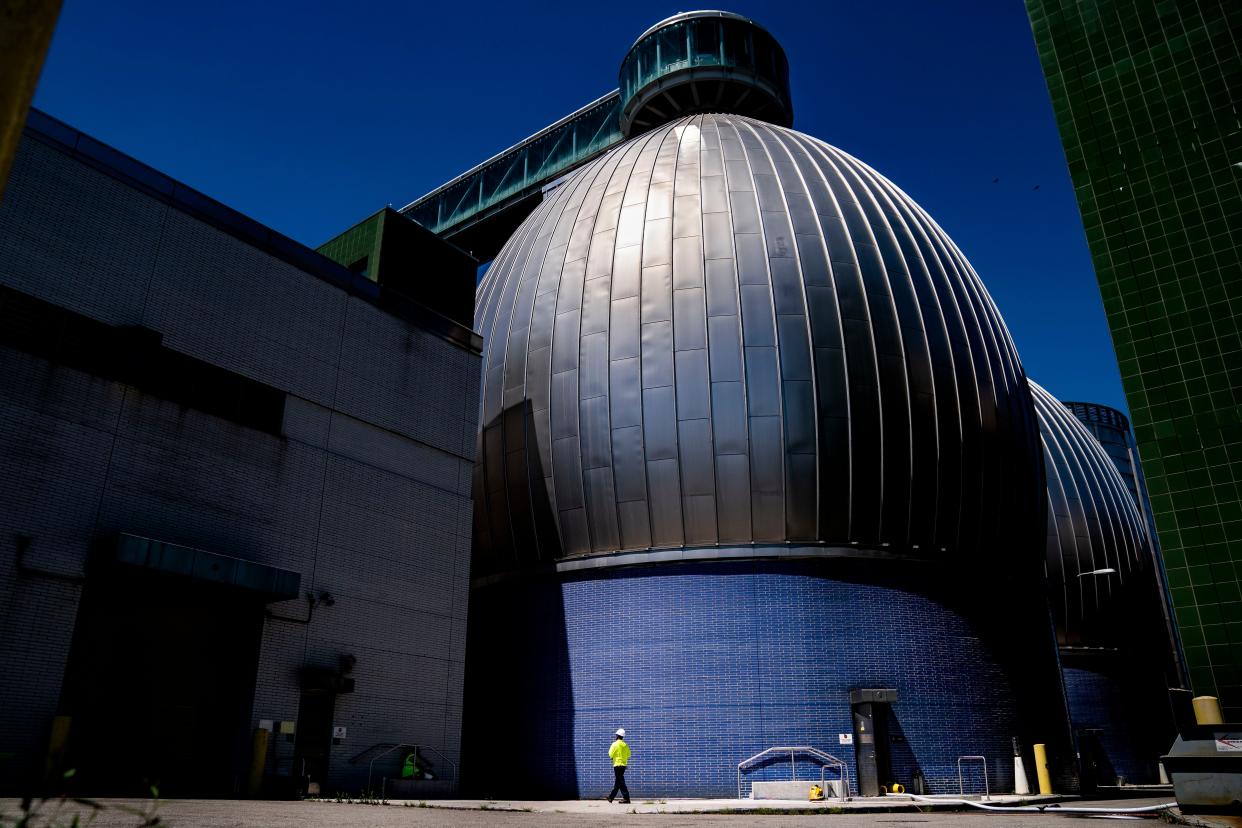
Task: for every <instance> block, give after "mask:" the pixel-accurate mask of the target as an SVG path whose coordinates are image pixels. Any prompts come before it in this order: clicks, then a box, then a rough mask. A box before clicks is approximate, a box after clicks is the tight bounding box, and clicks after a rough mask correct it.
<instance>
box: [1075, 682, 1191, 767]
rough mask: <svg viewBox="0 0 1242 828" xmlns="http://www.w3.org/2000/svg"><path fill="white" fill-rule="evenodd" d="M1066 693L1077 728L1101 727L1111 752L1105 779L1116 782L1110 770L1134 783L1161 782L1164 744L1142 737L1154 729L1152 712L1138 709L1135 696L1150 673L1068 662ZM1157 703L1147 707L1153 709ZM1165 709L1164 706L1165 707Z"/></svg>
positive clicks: (1142, 687)
mask: <svg viewBox="0 0 1242 828" xmlns="http://www.w3.org/2000/svg"><path fill="white" fill-rule="evenodd" d="M1064 675H1065V694H1066V697H1067V698H1068V700H1069V709H1070V716H1071V718H1072V719H1073V722H1074V729H1075V731H1081V730H1082V729H1083V728H1099V729H1101V730H1102V731H1103V733H1102V734H1101V736H1100V742H1101V744H1102V746H1103V749H1104V753H1105V754H1106V755H1107V762H1108V764H1107V766H1105V767H1103V768H1102V769H1101V773H1102V774H1104V775H1105V778H1101V779H1100V780H1099V782H1100V784H1102V785H1112V784H1114V779H1113V778H1110V777H1109V776H1108V774H1109V773H1110V769H1111V773H1112V774H1114V775H1116V776H1124V777H1125V778H1126V781H1127V782H1128V783H1129V784H1131V785H1134V784H1155V783H1156V782H1158V781H1159V774H1158V772H1157V770H1156V761H1157V757H1158V756H1159V755H1160V753H1161V752H1163V751H1162V750H1161V747H1162V748H1163V749H1165V750H1167V749H1168V744H1164V745H1162V746H1155V745H1148V744H1145V741H1146V740H1144V739H1143V738H1142V737H1143V736H1145V735H1147V734H1148V733H1149V731H1150V730H1151V729H1153V725H1152V718H1151V717H1150V716H1145V715H1143V712H1142V711H1140V712H1139V713H1138V714H1137V715H1136V714H1135V711H1134V710H1133V708H1134V707H1135V697H1136V696H1139V697H1141V694H1142V691H1143V689H1144V685H1145V684H1148V683H1150V680H1148V681H1146V682H1145V681H1144V680H1143V679H1144V677H1143V676H1141V675H1136V674H1135V672H1134V671H1132V670H1131V671H1127V670H1124V669H1122V668H1121V667H1120V666H1119V665H1118V666H1114V667H1112V668H1111V669H1109V668H1099V667H1097V668H1086V667H1071V666H1069V665H1066V666H1065V667H1064ZM1151 709H1152V708H1150V707H1149V708H1147V710H1149V711H1150V710H1151ZM1161 712H1163V711H1161Z"/></svg>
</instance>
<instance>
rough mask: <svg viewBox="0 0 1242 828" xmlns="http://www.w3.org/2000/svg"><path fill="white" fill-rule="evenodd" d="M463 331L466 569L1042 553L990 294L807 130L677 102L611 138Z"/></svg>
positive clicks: (505, 259)
mask: <svg viewBox="0 0 1242 828" xmlns="http://www.w3.org/2000/svg"><path fill="white" fill-rule="evenodd" d="M476 327H477V329H478V330H479V331H480V332H481V333H482V334H483V335H484V337H485V339H486V343H487V344H486V353H485V364H484V380H483V385H484V388H483V418H482V421H483V427H482V435H481V440H480V447H479V452H478V461H477V467H476V471H475V498H476V509H475V515H476V526H475V534H474V537H475V552H476V554H475V565H474V574H475V575H476V576H477V575H487V574H489V573H496V572H501V571H505V570H511V569H514V568H519V567H522V566H525V565H529V564H533V563H539V562H555V561H564V560H566V559H574V558H581V557H584V556H606V557H592V558H591V559H590V563H591V564H592V565H595V564H599V565H606V564H608V563H622V562H626V561H628V560H635V559H636V556H635V555H634V554H632V551H643V550H670V551H666V552H662V553H652V554H649V555H648V556H647V559H650V558H651V557H655V558H656V559H662V557H663V558H675V559H684V558H686V557H712V556H716V557H726V556H731V555H752V554H790V555H794V554H859V555H864V554H866V555H905V556H916V557H927V558H934V559H948V558H953V557H954V556H955V555H958V554H959V553H965V554H969V553H974V552H982V553H986V554H990V555H993V556H994V557H996V558H998V559H1005V558H1021V557H1022V554H1021V553H1019V552H1017V551H1015V550H1016V549H1017V548H1018V547H1022V548H1023V551H1025V550H1026V549H1027V548H1029V549H1031V550H1032V552H1033V553H1034V554H1033V555H1032V556H1031V560H1037V559H1038V554H1037V552H1035V550H1037V549H1038V543H1037V541H1038V538H1039V537H1040V527H1041V526H1042V524H1043V515H1042V513H1041V512H1042V505H1041V504H1042V497H1043V495H1042V492H1043V476H1042V464H1041V463H1040V462H1039V449H1038V444H1037V439H1038V432H1037V425H1036V423H1035V422H1034V417H1033V410H1032V407H1031V402H1030V390H1029V388H1028V385H1027V382H1026V378H1025V376H1024V374H1023V371H1022V366H1021V364H1020V363H1019V361H1018V357H1017V354H1016V352H1015V350H1014V347H1013V343H1012V341H1011V339H1010V337H1009V333H1008V331H1007V330H1006V328H1005V325H1004V323H1003V322H1002V320H1001V318H1000V315H999V314H998V312H997V310H996V307H995V305H994V304H993V303H992V300H991V298H990V297H989V296H988V295H987V292H986V291H985V290H984V287H983V285H982V283H981V282H980V280H979V278H978V276H977V275H976V274H975V272H974V271H973V270H972V269H971V267H970V265H969V264H968V263H967V261H966V259H965V257H964V256H963V255H962V253H961V252H960V251H959V250H958V249H957V247H956V246H955V245H954V244H953V243H952V241H950V240H949V238H948V237H947V236H946V235H945V233H944V232H943V231H942V230H941V229H940V228H939V227H938V226H937V225H936V224H935V222H933V221H932V220H931V219H930V217H928V216H927V214H926V213H924V212H923V210H922V209H920V208H919V207H918V206H917V205H916V204H914V202H912V201H911V200H910V198H909V197H908V196H906V195H905V194H904V193H903V192H901V191H900V190H899V189H897V187H896V186H894V185H893V184H892V183H891V182H889V181H888V180H887V179H885V178H884V177H882V176H881V175H879V174H878V173H876V172H875V171H874V170H872V169H871V168H870V167H868V166H866V165H865V164H863V163H861V162H860V161H858V160H857V159H855V158H852V157H851V156H849V155H847V154H846V153H844V152H842V151H841V150H838V149H836V148H834V147H831V146H829V145H827V144H825V143H823V142H821V141H819V140H816V139H814V138H811V137H808V136H806V135H803V134H801V133H798V132H795V131H793V130H790V129H786V128H783V127H778V126H774V125H772V124H769V123H764V122H761V121H757V120H752V119H749V118H745V117H741V116H737V115H697V116H692V117H687V118H683V119H681V120H679V121H675V122H672V123H669V124H665V125H664V126H661V127H658V128H656V129H654V130H651V131H650V132H647V133H645V134H643V135H641V136H638V137H637V138H634V139H631V140H630V141H627V142H626V143H624V144H621V145H619V146H618V147H617V148H615V149H614V150H612V151H611V152H610V153H608V154H607V155H605V156H603V157H601V158H600V159H597V160H596V161H594V162H592V163H591V164H589V165H587V166H585V167H583V168H582V169H581V170H579V171H577V172H576V173H575V174H574V175H572V176H571V177H570V178H569V179H567V180H566V181H565V183H564V184H562V185H561V186H560V187H559V188H558V189H556V190H554V191H552V192H550V193H549V194H548V195H547V198H546V200H545V202H544V203H543V204H542V205H540V207H539V208H538V209H537V210H536V211H535V212H534V213H533V214H532V215H531V216H530V217H529V218H528V219H527V220H526V221H525V223H524V224H523V225H522V226H521V227H520V228H519V229H518V231H517V232H516V233H515V234H514V235H513V237H512V238H511V239H510V240H509V242H508V244H507V245H506V246H505V248H504V250H502V251H501V253H500V255H499V257H498V258H497V259H496V261H495V262H494V263H493V265H492V267H491V268H490V269H489V270H488V272H487V274H486V276H485V277H484V279H483V281H482V283H481V284H480V286H479V292H478V302H477V310H476ZM1032 539H1033V540H1034V541H1035V542H1034V543H1033V542H1032ZM778 545H779V546H778ZM761 546H762V547H763V549H762V550H761V549H760V547H761ZM617 553H625V554H617ZM661 556H662V557H661ZM639 557H641V556H639ZM562 566H564V564H562Z"/></svg>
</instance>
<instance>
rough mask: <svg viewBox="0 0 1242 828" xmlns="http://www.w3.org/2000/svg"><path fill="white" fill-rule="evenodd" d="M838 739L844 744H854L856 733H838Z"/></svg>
mask: <svg viewBox="0 0 1242 828" xmlns="http://www.w3.org/2000/svg"><path fill="white" fill-rule="evenodd" d="M837 741H838V742H840V743H841V744H843V745H852V744H854V734H853V733H838V734H837Z"/></svg>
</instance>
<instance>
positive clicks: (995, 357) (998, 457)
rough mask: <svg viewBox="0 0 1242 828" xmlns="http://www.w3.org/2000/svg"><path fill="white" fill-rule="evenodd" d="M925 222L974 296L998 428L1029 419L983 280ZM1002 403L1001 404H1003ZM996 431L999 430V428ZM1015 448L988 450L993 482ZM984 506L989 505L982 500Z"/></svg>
mask: <svg viewBox="0 0 1242 828" xmlns="http://www.w3.org/2000/svg"><path fill="white" fill-rule="evenodd" d="M928 221H929V222H930V223H931V225H932V226H933V227H934V228H935V229H936V231H937V233H938V235H939V237H940V238H941V240H942V243H943V245H944V247H945V250H946V251H947V253H948V255H949V257H950V260H951V261H953V262H954V263H955V264H956V266H957V268H958V271H959V274H960V277H959V281H960V283H961V285H962V287H963V289H964V290H966V291H967V292H968V294H969V295H970V296H971V297H972V298H973V302H972V303H971V306H972V312H973V313H974V314H975V317H976V321H977V327H978V328H979V329H980V330H981V331H982V333H983V334H984V335H985V336H987V337H988V338H989V340H990V344H991V348H988V349H985V356H986V357H987V359H988V368H989V375H990V377H991V383H990V388H991V391H992V403H993V405H994V407H995V412H996V413H995V416H996V417H997V418H998V421H997V426H998V427H999V426H1000V425H1001V422H1000V419H1001V418H1004V419H1005V420H1006V422H1014V420H1015V418H1016V419H1017V420H1020V421H1022V422H1026V421H1027V420H1028V419H1029V413H1027V412H1028V411H1029V407H1024V406H1022V402H1023V401H1024V399H1025V398H1029V394H1030V392H1029V390H1026V389H1025V388H1024V387H1023V386H1024V385H1025V379H1026V377H1025V373H1024V372H1023V371H1022V369H1021V366H1020V363H1018V362H1017V358H1016V354H1011V353H1009V352H1008V350H1007V347H1006V341H1005V337H1003V336H1002V335H1001V334H1000V333H999V331H1003V330H1005V326H1004V323H1003V322H1000V321H999V312H998V311H997V309H996V306H995V304H994V303H993V302H992V300H991V297H990V296H989V295H988V293H987V290H986V289H985V288H984V287H983V283H982V280H981V279H980V278H979V275H978V273H976V272H975V270H974V268H973V267H971V265H970V262H969V261H968V260H967V259H966V257H965V255H964V254H963V253H962V251H961V249H960V248H958V246H957V245H956V244H954V242H953V240H952V239H950V238H949V236H948V234H947V233H945V232H944V230H943V228H941V227H940V226H939V225H938V224H937V223H936V221H935V220H934V219H932V218H931V217H930V216H928ZM1002 390H1005V391H1007V392H1008V393H1006V394H1004V398H1003V400H1002ZM1013 395H1017V396H1018V397H1019V398H1020V399H1018V400H1014V399H1013ZM1002 402H1003V403H1004V404H1003V405H1002ZM998 433H1001V432H1000V431H999V429H998ZM1014 448H1015V447H1014V446H1006V445H1003V444H1002V445H997V446H995V449H996V450H995V451H992V452H989V455H995V456H994V457H990V458H989V459H990V460H991V461H992V462H991V464H990V466H985V469H984V470H985V473H986V471H987V469H988V468H989V467H990V468H991V470H992V471H991V473H992V475H993V476H994V478H995V480H996V481H1000V480H1004V479H1005V478H1006V471H1007V469H1006V456H1007V454H1008V453H1009V452H1010V451H1013V450H1014ZM1029 449H1030V447H1028V451H1029ZM1033 471H1034V472H1035V476H1034V478H1033V479H1032V482H1031V485H1032V486H1033V487H1034V486H1036V485H1037V481H1038V479H1039V476H1040V470H1039V469H1038V467H1036V468H1035V469H1034V470H1033ZM994 489H995V486H994V485H987V484H985V487H984V493H985V495H995V494H998V493H997V492H995V491H994ZM1037 493H1038V490H1037V489H1036V490H1035V491H1032V492H1030V494H1031V495H1035V496H1037ZM1023 502H1024V500H1021V499H1020V500H1018V501H1017V503H1018V504H1019V505H1020V504H1021V503H1023ZM985 505H990V504H988V503H987V501H985ZM991 511H993V512H994V513H995V515H996V516H997V517H999V516H1000V514H1001V512H1000V510H999V509H992V510H991ZM997 528H998V529H1000V528H1001V527H1000V525H999V524H998V525H997Z"/></svg>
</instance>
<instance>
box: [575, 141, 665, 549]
mask: <svg viewBox="0 0 1242 828" xmlns="http://www.w3.org/2000/svg"><path fill="white" fill-rule="evenodd" d="M654 134H655V131H654V130H653V131H651V132H648V133H646V134H645V135H643V136H641V138H640V139H636V140H633V141H631V142H629V144H628V146H626V148H625V149H626V152H625V157H624V158H623V159H622V160H621V161H620V162H619V163H618V164H617V166H616V167H615V168H614V169H613V171H612V175H610V176H609V184H611V183H612V181H613V180H614V177H615V176H618V175H620V176H622V177H624V180H625V187H623V188H622V190H621V200H620V202H619V203H618V205H617V229H620V223H621V222H620V215H621V213H622V212H623V211H624V209H625V193H626V192H627V191H628V190H629V187H630V185H631V184H632V183H633V180H634V175H633V171H634V168H635V166H636V165H637V164H638V162H639V160H640V159H641V158H642V155H643V153H644V152H645V151H646V149H647V145H648V144H649V143H650V142H651V139H652V137H653V136H654ZM622 170H624V172H622ZM615 180H620V179H615ZM606 196H607V189H606V188H605V193H604V197H606ZM601 204H602V199H601ZM643 214H644V215H646V206H645V204H644V207H643ZM599 220H600V216H599V213H598V212H597V213H596V216H595V224H594V226H593V227H592V230H594V228H595V227H598V226H599ZM596 235H597V234H596V233H594V232H592V234H591V238H592V246H594V238H595V236H596ZM638 247H639V250H640V253H639V255H640V259H639V286H640V287H639V290H640V296H641V289H642V288H641V285H642V278H641V277H642V260H641V249H642V242H641V241H640V242H639V244H638ZM616 250H617V247H616V234H615V233H614V235H613V247H612V250H611V251H609V256H608V260H609V265H608V277H607V278H608V301H607V304H608V311H607V318H608V322H607V327H606V329H605V330H606V332H607V336H608V342H607V343H606V349H605V359H604V361H605V363H607V367H606V368H605V370H606V372H607V377H606V378H605V385H607V384H608V383H609V382H611V376H612V366H611V362H610V360H609V359H608V356H609V354H608V349H610V348H611V342H612V293H613V288H614V285H615V284H616V273H615V268H616ZM589 257H590V253H589V252H588V259H589ZM600 278H604V277H602V276H601V277H600ZM588 281H590V280H589V279H587V278H585V274H584V278H583V280H582V291H583V300H582V301H583V306H585V300H586V288H587V282H588ZM639 330H640V331H641V330H642V321H641V316H640V318H639ZM578 331H579V333H578V359H579V371H581V358H582V333H581V331H582V316H581V314H580V315H579V317H578ZM640 364H641V359H640ZM640 384H641V373H640ZM581 394H582V375H581V373H579V375H578V380H577V385H576V387H575V390H574V411H575V416H576V417H577V418H578V423H579V427H578V440H577V443H576V446H575V450H576V451H577V452H578V476H579V485H581V486H582V491H583V509H584V510H585V517H586V520H587V546H588V547H589V549H590V551H591V552H592V553H594V552H595V551H596V549H595V545H596V540H595V539H596V534H597V532H598V529H597V527H595V526H594V521H593V520H592V519H591V510H590V504H589V503H588V501H587V497H586V491H587V485H586V468H585V464H584V463H583V462H582V457H583V454H582V426H581V422H582V398H581ZM611 405H612V400H611V394H609V410H608V411H607V417H608V422H609V423H610V424H611V422H612V411H611ZM640 417H641V415H640ZM608 452H609V458H610V462H609V472H610V474H611V476H612V479H613V502H612V508H613V511H614V514H616V516H617V541H618V545H619V544H620V542H621V526H620V509H619V507H618V505H617V499H616V466H615V463H614V462H612V460H611V457H612V429H611V427H610V428H609V429H608ZM644 454H645V448H644ZM643 465H644V468H643V476H644V480H646V473H647V471H646V463H645V462H644V464H643ZM648 499H650V498H648ZM648 541H649V542H650V534H649V535H648Z"/></svg>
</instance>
